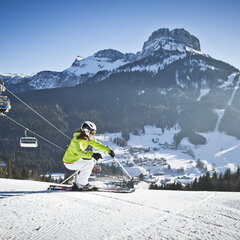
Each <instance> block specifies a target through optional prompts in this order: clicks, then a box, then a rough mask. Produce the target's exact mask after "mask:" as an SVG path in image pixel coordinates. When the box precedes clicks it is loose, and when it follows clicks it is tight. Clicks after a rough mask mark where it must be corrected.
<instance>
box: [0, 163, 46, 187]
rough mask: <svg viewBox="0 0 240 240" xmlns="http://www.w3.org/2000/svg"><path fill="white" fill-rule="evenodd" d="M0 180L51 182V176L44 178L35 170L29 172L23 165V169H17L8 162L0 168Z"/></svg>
mask: <svg viewBox="0 0 240 240" xmlns="http://www.w3.org/2000/svg"><path fill="white" fill-rule="evenodd" d="M0 178H10V179H25V180H27V179H28V180H35V181H46V182H50V181H51V176H48V177H46V176H45V175H41V174H40V173H39V172H38V171H36V170H29V169H28V168H27V167H26V166H25V165H24V166H23V167H17V166H16V165H15V164H13V163H12V162H11V161H8V163H7V164H6V165H4V166H0Z"/></svg>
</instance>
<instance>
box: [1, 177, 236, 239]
mask: <svg viewBox="0 0 240 240" xmlns="http://www.w3.org/2000/svg"><path fill="white" fill-rule="evenodd" d="M47 186H48V183H42V182H33V181H23V180H9V179H0V212H1V215H0V232H1V239H3V240H5V239H34V240H35V239H85V240H88V239H97V240H100V239H106V240H110V239H111V240H117V239H121V240H122V239H132V240H133V239H135V240H141V239H142V240H146V239H185V240H187V239H214V240H217V239H219V240H222V239H228V240H232V239H239V238H240V233H239V228H240V195H239V193H232V192H231V193H223V192H181V191H156V190H148V189H146V187H145V185H144V184H143V185H141V183H140V185H139V186H138V187H137V189H136V191H135V192H134V193H131V194H115V193H99V192H88V193H81V192H49V191H46V188H47Z"/></svg>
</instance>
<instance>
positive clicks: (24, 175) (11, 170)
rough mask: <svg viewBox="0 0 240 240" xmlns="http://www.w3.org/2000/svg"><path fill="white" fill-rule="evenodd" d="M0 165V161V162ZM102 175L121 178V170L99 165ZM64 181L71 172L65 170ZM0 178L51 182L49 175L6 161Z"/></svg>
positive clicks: (0, 172)
mask: <svg viewBox="0 0 240 240" xmlns="http://www.w3.org/2000/svg"><path fill="white" fill-rule="evenodd" d="M0 163H1V161H0ZM101 168H102V171H101V174H103V175H110V176H122V175H123V172H122V169H121V168H120V167H119V166H117V165H116V164H114V163H112V164H111V165H105V164H102V165H101ZM64 173H65V179H66V178H68V177H69V176H70V175H72V174H73V171H69V170H67V169H65V171H64ZM0 178H10V179H25V180H35V181H44V182H53V181H54V180H53V179H52V178H51V174H42V173H41V172H39V171H37V170H29V169H28V167H27V166H26V165H24V166H23V167H17V166H16V165H15V164H14V163H12V162H11V161H8V163H7V164H6V165H2V166H0ZM63 180H64V179H59V180H57V181H55V182H62V181H63Z"/></svg>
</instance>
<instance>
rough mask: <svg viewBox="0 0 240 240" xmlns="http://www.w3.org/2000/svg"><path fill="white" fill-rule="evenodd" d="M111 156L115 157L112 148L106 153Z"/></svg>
mask: <svg viewBox="0 0 240 240" xmlns="http://www.w3.org/2000/svg"><path fill="white" fill-rule="evenodd" d="M108 154H109V155H110V156H111V157H112V158H114V157H115V152H114V151H113V150H110V152H109V153H108Z"/></svg>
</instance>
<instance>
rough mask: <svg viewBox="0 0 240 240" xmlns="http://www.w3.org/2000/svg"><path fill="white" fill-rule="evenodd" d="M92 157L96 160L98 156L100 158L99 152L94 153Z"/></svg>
mask: <svg viewBox="0 0 240 240" xmlns="http://www.w3.org/2000/svg"><path fill="white" fill-rule="evenodd" d="M92 157H93V158H94V159H95V160H97V161H98V160H99V159H100V158H102V155H101V154H100V153H94V154H93V155H92Z"/></svg>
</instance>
